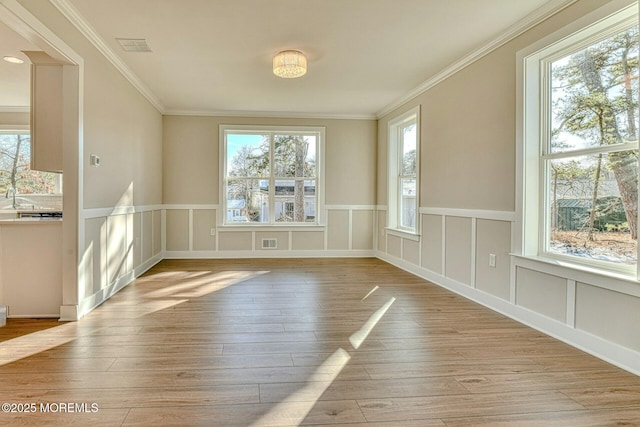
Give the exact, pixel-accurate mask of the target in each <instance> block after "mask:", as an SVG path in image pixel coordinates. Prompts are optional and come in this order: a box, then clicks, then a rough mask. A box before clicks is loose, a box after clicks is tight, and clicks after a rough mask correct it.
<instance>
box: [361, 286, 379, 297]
mask: <svg viewBox="0 0 640 427" xmlns="http://www.w3.org/2000/svg"><path fill="white" fill-rule="evenodd" d="M378 289H380V286H376V287H374V288H373V289H371V290H370V291H369V293H368V294H366V295H365V296H364V298H362V299H361V300H360V301H364V300H366V299H367V298H369V297H370V296H371V295H372V294H373V293H374V292H375V291H377V290H378Z"/></svg>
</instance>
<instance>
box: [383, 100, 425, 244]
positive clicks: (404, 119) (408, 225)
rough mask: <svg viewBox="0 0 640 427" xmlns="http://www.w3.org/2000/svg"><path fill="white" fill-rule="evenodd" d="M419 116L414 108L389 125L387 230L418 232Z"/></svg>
mask: <svg viewBox="0 0 640 427" xmlns="http://www.w3.org/2000/svg"><path fill="white" fill-rule="evenodd" d="M419 115H420V109H419V107H416V108H414V109H412V110H410V111H408V112H407V113H405V114H403V115H402V116H399V117H397V118H396V119H394V120H392V121H391V122H389V212H388V215H389V227H390V228H392V229H397V230H401V231H407V232H410V233H416V232H417V218H418V184H419V165H418V162H419V155H418V151H419V139H418V138H419Z"/></svg>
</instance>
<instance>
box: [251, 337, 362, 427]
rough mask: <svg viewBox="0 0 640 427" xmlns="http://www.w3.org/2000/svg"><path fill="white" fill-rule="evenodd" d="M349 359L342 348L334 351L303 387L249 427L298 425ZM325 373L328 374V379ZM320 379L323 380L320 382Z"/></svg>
mask: <svg viewBox="0 0 640 427" xmlns="http://www.w3.org/2000/svg"><path fill="white" fill-rule="evenodd" d="M349 359H351V356H350V355H349V353H348V352H347V351H346V350H344V349H342V348H339V349H338V350H336V351H335V352H334V353H333V354H332V355H331V356H329V357H328V358H327V360H325V361H324V362H323V363H322V365H320V366H319V367H318V368H317V369H316V371H315V372H314V374H313V375H311V376H310V377H309V379H308V380H307V383H306V385H305V386H304V387H302V388H300V389H298V390H296V391H295V392H294V393H292V394H290V395H289V396H287V397H286V398H285V399H284V400H283V401H282V402H279V403H278V404H277V405H275V406H273V407H272V408H271V409H270V410H269V412H267V413H266V414H265V415H263V416H262V417H261V418H260V419H259V420H257V421H255V422H254V423H252V424H251V425H252V426H271V425H283V424H284V425H300V423H302V421H304V419H305V418H306V416H307V415H308V414H309V412H311V409H313V407H314V406H315V404H316V402H317V401H318V400H319V399H320V397H321V396H322V394H323V393H324V392H325V391H326V390H327V388H328V387H329V386H330V385H331V384H332V383H333V382H334V381H335V379H336V378H337V377H338V375H339V374H340V372H341V371H342V369H344V367H345V366H346V365H347V363H348V362H349ZM327 373H330V375H329V377H328V378H327ZM321 378H322V379H323V380H321V381H320V379H321Z"/></svg>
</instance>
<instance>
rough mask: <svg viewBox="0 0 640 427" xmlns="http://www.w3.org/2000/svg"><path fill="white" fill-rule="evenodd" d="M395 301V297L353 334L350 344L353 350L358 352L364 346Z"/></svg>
mask: <svg viewBox="0 0 640 427" xmlns="http://www.w3.org/2000/svg"><path fill="white" fill-rule="evenodd" d="M395 300H396V299H395V297H393V298H391V299H390V300H389V301H387V302H386V303H385V304H384V305H383V306H382V307H380V308H379V309H378V310H376V311H375V313H373V314H372V315H371V316H370V317H369V319H368V320H367V321H366V322H365V323H364V325H362V327H361V328H360V329H358V330H357V331H356V332H354V333H353V335H351V336H350V337H349V342H350V343H351V345H352V346H353V348H355V349H356V350H357V349H358V348H359V347H360V346H361V345H362V343H363V342H364V340H366V339H367V337H368V336H369V334H370V333H371V331H372V330H373V328H374V327H375V326H376V325H377V324H378V322H379V321H380V319H382V316H384V314H385V313H386V312H387V310H389V307H391V305H392V304H393V303H394V302H395Z"/></svg>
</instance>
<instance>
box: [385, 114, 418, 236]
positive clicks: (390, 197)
mask: <svg viewBox="0 0 640 427" xmlns="http://www.w3.org/2000/svg"><path fill="white" fill-rule="evenodd" d="M414 120H415V123H416V202H415V205H416V206H415V211H416V227H415V229H412V228H407V227H402V226H401V225H400V219H399V218H398V217H399V210H400V197H399V194H398V193H399V189H398V187H399V179H398V177H399V173H398V168H399V152H398V150H399V147H398V143H399V141H398V131H399V129H400V128H401V126H402V125H403V124H405V123H407V122H410V121H414ZM387 141H388V144H387V145H388V153H387V154H388V157H387V221H388V223H387V224H388V227H387V230H389V231H391V230H393V231H395V232H396V233H402V234H404V235H415V236H418V235H419V234H420V142H421V138H420V105H417V106H416V107H414V108H412V109H410V110H409V111H407V112H405V113H403V114H401V115H400V116H398V117H396V118H394V119H392V120H391V121H389V123H388V125H387ZM402 234H400V235H402Z"/></svg>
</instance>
